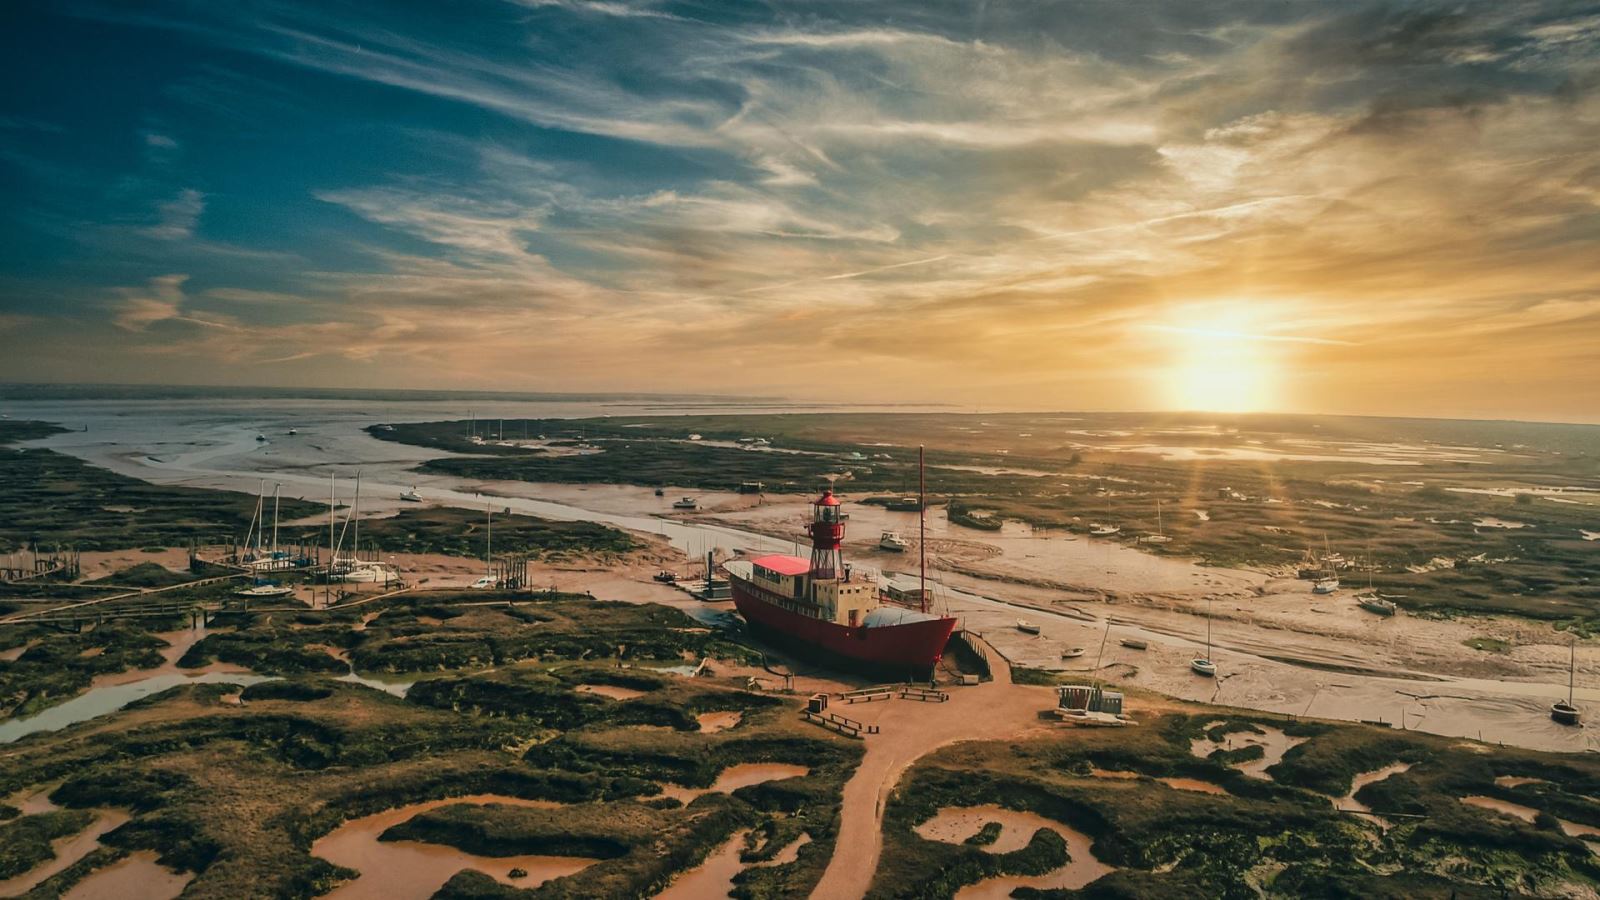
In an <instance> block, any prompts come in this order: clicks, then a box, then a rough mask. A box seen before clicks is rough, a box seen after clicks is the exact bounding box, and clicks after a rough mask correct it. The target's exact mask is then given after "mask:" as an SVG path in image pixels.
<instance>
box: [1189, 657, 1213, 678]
mask: <svg viewBox="0 0 1600 900" xmlns="http://www.w3.org/2000/svg"><path fill="white" fill-rule="evenodd" d="M1189 668H1191V669H1193V670H1194V673H1195V674H1196V675H1204V676H1206V677H1207V678H1211V677H1214V676H1215V675H1216V674H1217V664H1216V663H1214V662H1212V661H1211V660H1209V659H1206V658H1205V657H1203V656H1196V657H1195V658H1194V659H1191V660H1189Z"/></svg>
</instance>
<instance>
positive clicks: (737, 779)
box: [661, 763, 811, 806]
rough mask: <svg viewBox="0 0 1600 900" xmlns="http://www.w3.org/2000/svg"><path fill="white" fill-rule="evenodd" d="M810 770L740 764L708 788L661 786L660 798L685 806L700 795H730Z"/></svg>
mask: <svg viewBox="0 0 1600 900" xmlns="http://www.w3.org/2000/svg"><path fill="white" fill-rule="evenodd" d="M810 772H811V770H810V769H809V768H807V767H805V766H796V765H791V764H789V763H740V764H738V765H736V766H729V767H727V768H726V769H723V770H722V774H720V775H718V776H717V780H716V781H715V782H714V783H713V784H712V785H711V787H708V788H686V787H682V786H680V785H676V784H663V785H662V786H661V796H663V797H676V798H678V800H679V801H681V802H682V803H683V804H684V805H685V806H687V805H689V804H690V803H691V802H693V800H694V798H696V797H698V796H700V795H701V794H731V793H733V792H734V791H736V790H738V789H739V788H742V787H749V786H750V785H752V784H764V783H766V782H768V781H779V780H782V779H784V778H798V777H800V776H801V775H807V774H809V773H810Z"/></svg>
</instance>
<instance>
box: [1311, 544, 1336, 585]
mask: <svg viewBox="0 0 1600 900" xmlns="http://www.w3.org/2000/svg"><path fill="white" fill-rule="evenodd" d="M1321 564H1322V572H1321V574H1320V575H1318V577H1317V579H1316V581H1314V582H1313V583H1312V585H1311V593H1313V594H1331V593H1333V592H1334V591H1337V590H1338V589H1339V567H1340V566H1342V565H1344V557H1342V556H1340V555H1339V554H1337V553H1334V552H1333V551H1332V550H1331V549H1329V547H1328V536H1327V535H1326V534H1324V535H1323V536H1322V560H1321Z"/></svg>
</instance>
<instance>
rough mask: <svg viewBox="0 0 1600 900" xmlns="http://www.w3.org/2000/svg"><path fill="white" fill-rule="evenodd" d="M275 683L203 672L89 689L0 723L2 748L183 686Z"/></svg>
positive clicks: (252, 676)
mask: <svg viewBox="0 0 1600 900" xmlns="http://www.w3.org/2000/svg"><path fill="white" fill-rule="evenodd" d="M272 680H274V679H272V678H270V677H268V676H265V675H246V674H238V673H234V672H200V673H199V674H195V675H186V674H183V673H171V674H164V675H153V676H151V677H149V678H142V679H139V680H137V681H129V682H126V683H124V684H113V685H106V686H104V687H95V688H90V689H89V690H88V692H87V693H84V694H80V695H78V696H77V697H73V698H72V699H71V700H68V701H66V702H65V703H60V704H57V705H56V706H52V707H50V708H49V709H47V710H45V711H44V712H41V713H39V714H38V715H34V716H29V717H27V718H25V719H11V720H9V721H5V722H0V744H9V743H11V742H12V741H16V740H20V739H22V738H24V737H27V736H28V735H30V734H33V733H35V732H39V731H59V730H61V729H63V728H65V727H67V726H68V725H76V724H77V723H79V722H87V721H89V720H90V719H95V718H99V717H100V716H104V715H107V714H109V713H113V712H116V711H117V710H119V709H121V708H123V707H124V706H127V705H128V704H130V703H132V702H134V701H135V700H139V699H142V698H144V697H148V696H150V695H152V694H159V693H161V692H162V691H165V690H168V689H170V688H175V687H177V686H179V685H183V684H238V685H245V686H248V685H252V684H258V683H260V682H263V681H272Z"/></svg>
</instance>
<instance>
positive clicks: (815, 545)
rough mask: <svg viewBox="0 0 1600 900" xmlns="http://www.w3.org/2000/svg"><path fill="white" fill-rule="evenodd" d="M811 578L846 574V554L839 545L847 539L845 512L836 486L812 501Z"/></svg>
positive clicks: (829, 577)
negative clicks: (835, 488) (834, 491)
mask: <svg viewBox="0 0 1600 900" xmlns="http://www.w3.org/2000/svg"><path fill="white" fill-rule="evenodd" d="M811 508H812V513H811V525H810V527H809V528H808V529H807V530H808V531H810V532H811V572H810V575H811V581H812V583H816V582H818V581H835V580H838V579H839V578H841V577H843V575H844V554H843V553H842V552H841V551H840V549H839V546H840V545H841V544H843V543H844V520H845V516H844V514H843V513H842V512H841V511H840V505H839V498H838V497H835V496H834V495H833V489H832V488H829V489H828V490H826V491H823V492H822V496H821V497H819V498H817V499H816V500H815V501H813V502H812V504H811Z"/></svg>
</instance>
